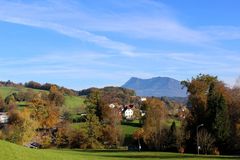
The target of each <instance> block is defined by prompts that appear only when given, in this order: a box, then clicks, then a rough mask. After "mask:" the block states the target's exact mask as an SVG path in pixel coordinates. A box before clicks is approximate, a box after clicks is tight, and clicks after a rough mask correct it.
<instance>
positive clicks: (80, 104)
mask: <svg viewBox="0 0 240 160" xmlns="http://www.w3.org/2000/svg"><path fill="white" fill-rule="evenodd" d="M84 100H85V98H83V97H80V96H65V102H64V105H65V106H66V107H67V108H68V109H70V110H74V109H76V108H80V109H81V110H82V111H84V108H85V107H84Z"/></svg>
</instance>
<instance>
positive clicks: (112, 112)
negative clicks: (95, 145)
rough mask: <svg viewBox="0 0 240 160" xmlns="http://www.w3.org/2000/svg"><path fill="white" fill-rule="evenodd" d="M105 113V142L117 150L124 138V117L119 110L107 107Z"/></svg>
mask: <svg viewBox="0 0 240 160" xmlns="http://www.w3.org/2000/svg"><path fill="white" fill-rule="evenodd" d="M103 113H104V114H103V141H104V143H105V144H106V145H108V146H109V147H111V148H113V147H115V148H117V147H118V146H119V145H120V142H121V138H122V129H121V119H122V116H121V114H120V113H119V110H118V109H117V108H110V107H109V106H105V112H103Z"/></svg>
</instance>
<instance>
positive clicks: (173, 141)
mask: <svg viewBox="0 0 240 160" xmlns="http://www.w3.org/2000/svg"><path fill="white" fill-rule="evenodd" d="M167 148H168V149H169V150H170V151H176V150H177V128H176V123H175V121H173V122H172V125H171V127H170V128H169V131H168V137H167Z"/></svg>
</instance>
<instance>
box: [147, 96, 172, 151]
mask: <svg viewBox="0 0 240 160" xmlns="http://www.w3.org/2000/svg"><path fill="white" fill-rule="evenodd" d="M166 115H167V112H166V109H165V108H164V106H163V102H162V101H161V100H159V99H155V98H152V99H148V100H147V113H146V120H145V123H144V127H143V128H144V142H145V143H146V144H147V145H148V147H149V148H150V149H156V150H160V149H163V148H164V141H165V138H166V137H165V136H166V133H165V126H164V124H165V122H166Z"/></svg>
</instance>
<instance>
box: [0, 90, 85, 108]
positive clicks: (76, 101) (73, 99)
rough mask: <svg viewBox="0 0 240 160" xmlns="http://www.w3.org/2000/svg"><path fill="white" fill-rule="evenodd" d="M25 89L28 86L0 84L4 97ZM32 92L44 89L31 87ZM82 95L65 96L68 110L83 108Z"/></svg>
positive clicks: (23, 104) (21, 103)
mask: <svg viewBox="0 0 240 160" xmlns="http://www.w3.org/2000/svg"><path fill="white" fill-rule="evenodd" d="M27 89H30V88H26V87H22V88H17V87H5V86H1V87H0V95H1V96H2V98H6V97H7V96H8V95H10V94H12V93H18V92H19V91H20V90H22V91H26V90H27ZM32 90H33V91H34V92H40V91H44V90H39V89H32ZM44 92H48V91H44ZM84 100H85V98H84V97H80V96H65V102H64V104H65V106H66V107H67V108H69V109H70V110H73V109H76V108H80V110H84V103H83V102H84ZM25 104H26V102H19V103H18V105H19V106H20V108H22V107H24V106H25Z"/></svg>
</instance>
